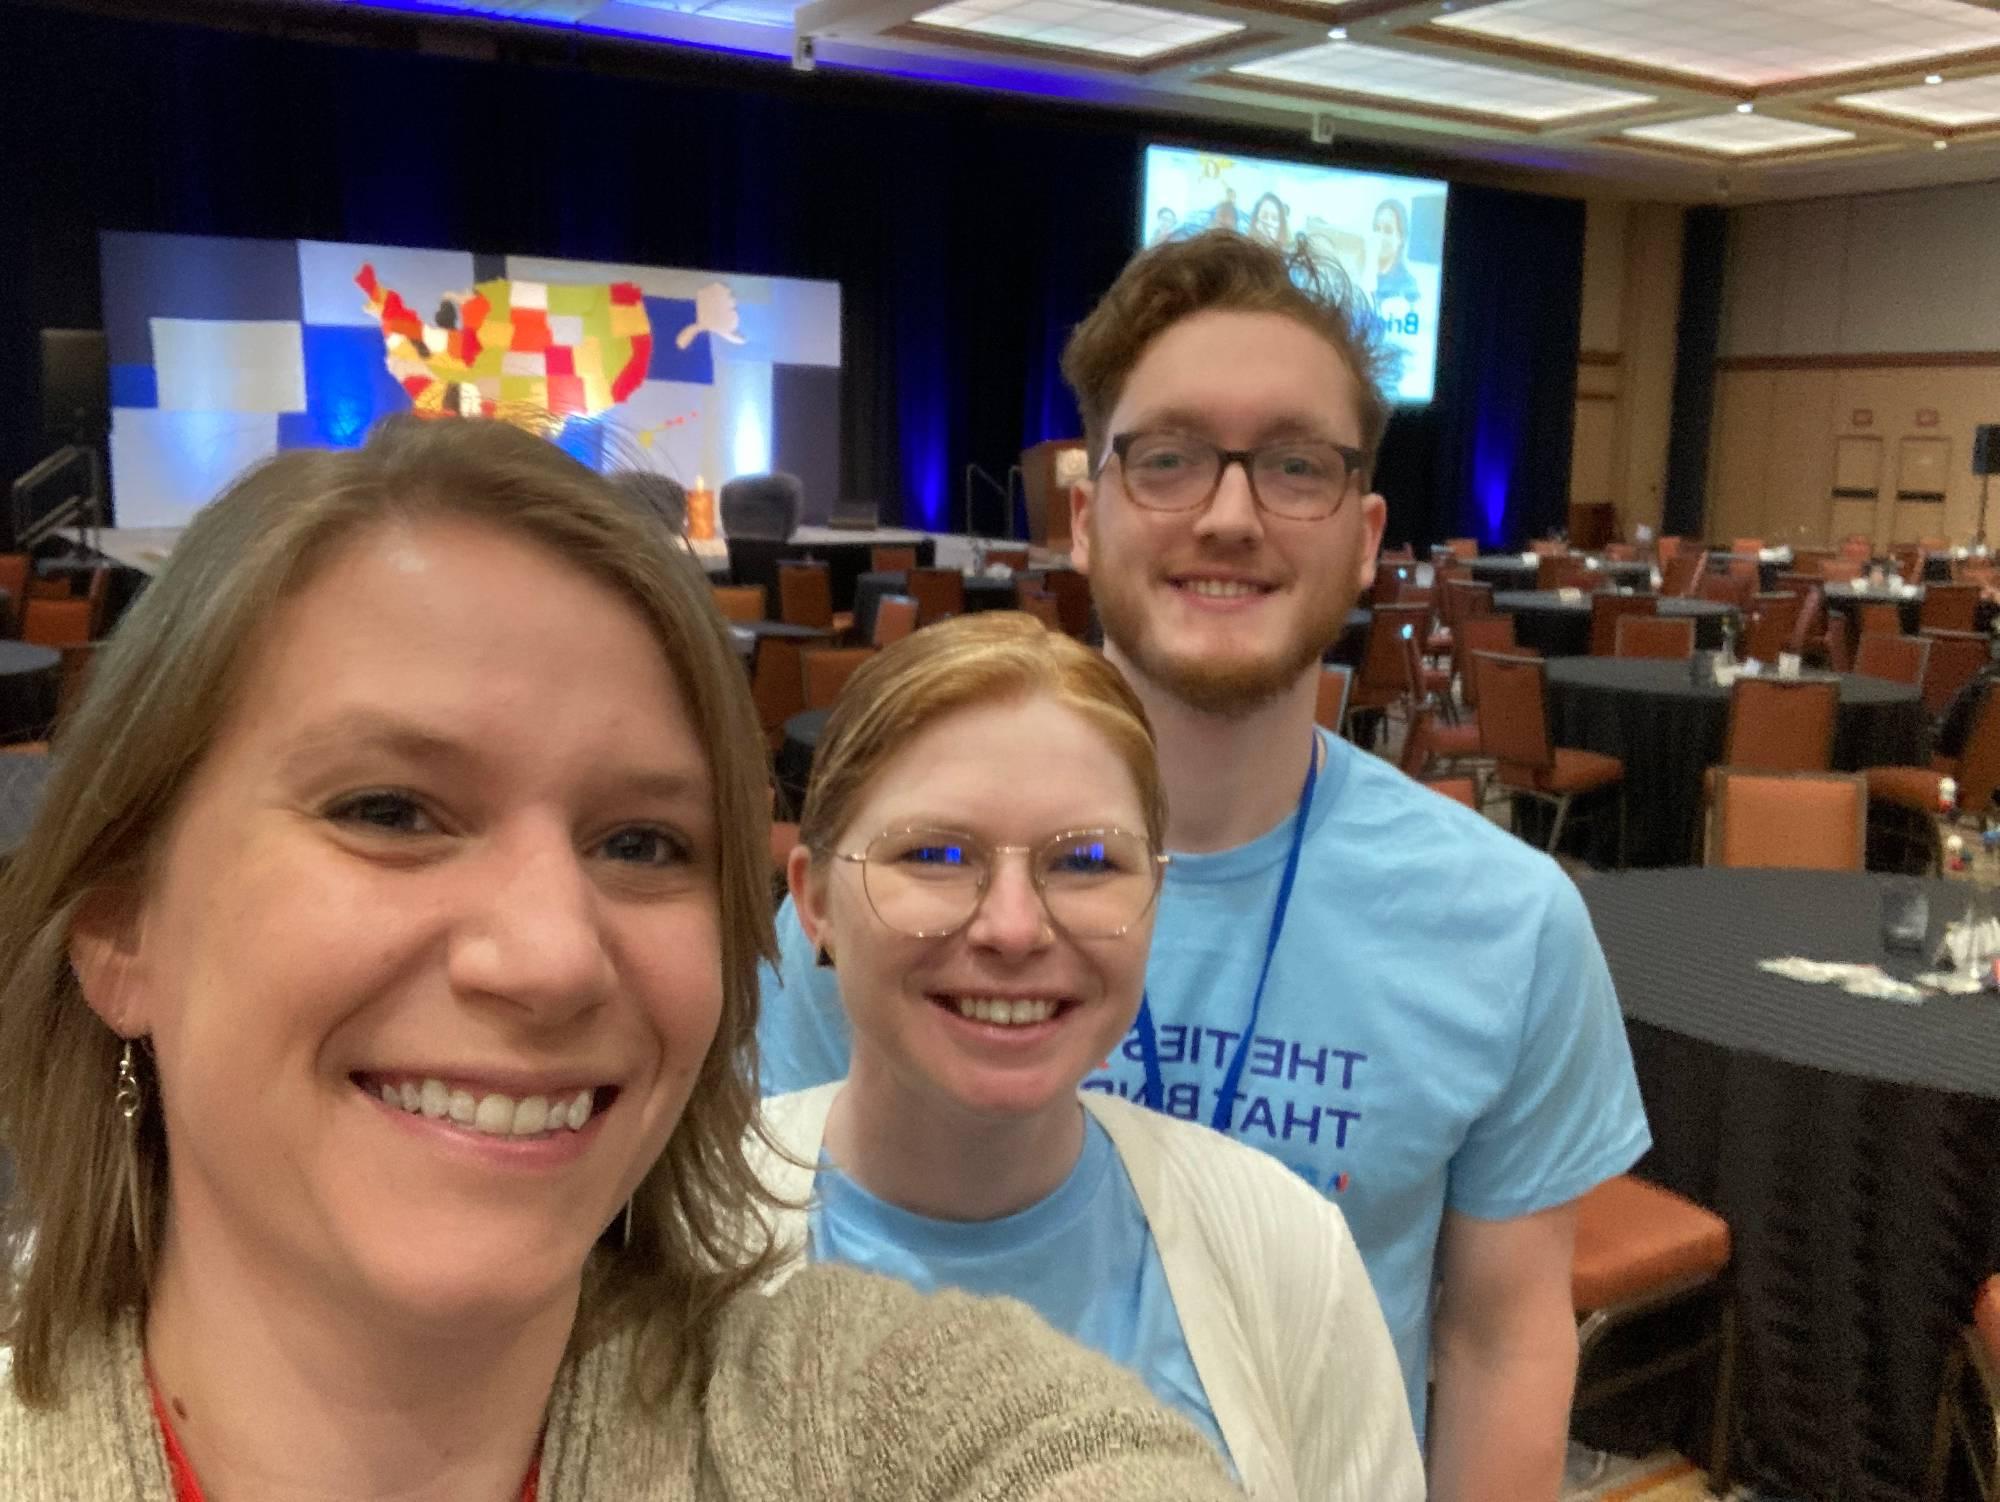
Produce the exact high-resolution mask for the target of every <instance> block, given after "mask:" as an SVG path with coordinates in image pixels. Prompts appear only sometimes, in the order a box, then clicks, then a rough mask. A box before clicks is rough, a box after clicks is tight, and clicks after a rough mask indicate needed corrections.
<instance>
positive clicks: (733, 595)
mask: <svg viewBox="0 0 2000 1502" xmlns="http://www.w3.org/2000/svg"><path fill="white" fill-rule="evenodd" d="M709 589H710V592H711V593H713V594H714V596H715V608H716V609H717V610H720V611H721V612H722V618H723V619H724V620H726V621H741V622H743V623H744V624H745V625H748V624H750V623H751V622H752V621H761V620H763V619H764V586H763V585H761V584H713V585H710V586H709Z"/></svg>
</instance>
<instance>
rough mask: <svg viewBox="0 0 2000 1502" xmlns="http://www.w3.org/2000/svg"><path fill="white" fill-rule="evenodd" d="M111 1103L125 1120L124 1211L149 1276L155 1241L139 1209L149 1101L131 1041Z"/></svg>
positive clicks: (127, 1044) (119, 1062) (124, 1054)
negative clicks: (142, 1134)
mask: <svg viewBox="0 0 2000 1502" xmlns="http://www.w3.org/2000/svg"><path fill="white" fill-rule="evenodd" d="M111 1103H112V1104H113V1105H114V1106H115V1107H117V1109H118V1114H119V1115H120V1116H122V1117H124V1118H125V1209H126V1212H127V1213H128V1214H129V1216H130V1217H131V1221H132V1245H133V1248H134V1249H135V1250H136V1251H137V1252H138V1254H139V1266H140V1267H141V1269H143V1270H144V1271H145V1273H146V1274H147V1275H148V1276H150V1275H151V1271H152V1266H153V1248H152V1238H151V1237H149V1236H148V1235H147V1234H146V1217H145V1214H144V1213H143V1211H142V1210H141V1209H140V1206H139V1194H140V1184H139V1113H140V1111H142V1110H143V1109H145V1104H146V1098H145V1096H144V1094H143V1093H141V1091H140V1089H139V1072H138V1070H137V1069H136V1068H134V1067H133V1063H132V1044H131V1041H130V1040H129V1039H128V1040H127V1041H126V1043H125V1050H124V1052H123V1053H121V1054H120V1055H119V1057H118V1086H117V1089H116V1090H114V1091H113V1092H112V1096H111Z"/></svg>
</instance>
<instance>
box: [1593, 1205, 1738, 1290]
mask: <svg viewBox="0 0 2000 1502" xmlns="http://www.w3.org/2000/svg"><path fill="white" fill-rule="evenodd" d="M1728 1265H1729V1225H1728V1223H1727V1222H1726V1221H1724V1220H1723V1219H1722V1218H1721V1217H1720V1216H1717V1215H1711V1214H1710V1213H1709V1212H1708V1211H1706V1210H1704V1209H1702V1208H1701V1206H1699V1205H1697V1204H1695V1203H1693V1202H1692V1201H1690V1200H1685V1199H1682V1198H1681V1197H1680V1196H1679V1195H1678V1194H1675V1193H1673V1192H1672V1191H1671V1190H1667V1189H1662V1188H1660V1187H1659V1186H1657V1185H1655V1184H1649V1183H1647V1182H1646V1181H1645V1180H1644V1179H1637V1178H1633V1177H1632V1176H1631V1175H1630V1174H1621V1175H1620V1176H1619V1177H1617V1178H1615V1179H1607V1180H1606V1181H1605V1182H1604V1183H1602V1184H1599V1185H1598V1186H1597V1187H1596V1188H1595V1189H1593V1190H1591V1191H1590V1192H1589V1193H1588V1194H1586V1195H1584V1196H1583V1198H1582V1199H1581V1200H1580V1201H1579V1202H1578V1204H1577V1217H1576V1255H1575V1258H1574V1260H1573V1261H1572V1262H1571V1264H1570V1298H1571V1300H1572V1301H1573V1303H1574V1304H1575V1307H1576V1312H1577V1313H1578V1314H1586V1313H1588V1312H1589V1311H1591V1310H1593V1309H1602V1308H1604V1307H1605V1306H1606V1305H1609V1304H1618V1303H1622V1302H1624V1301H1625V1300H1626V1299H1630V1298H1634V1297H1636V1296H1638V1295H1639V1294H1643V1293H1645V1292H1646V1291H1647V1290H1648V1289H1653V1288H1658V1287H1660V1286H1661V1285H1662V1284H1666V1283H1672V1282H1679V1281H1681V1280H1683V1279H1689V1278H1697V1277H1713V1276H1715V1275H1716V1274H1717V1273H1720V1272H1721V1271H1722V1270H1723V1269H1724V1268H1725V1267H1727V1266H1728Z"/></svg>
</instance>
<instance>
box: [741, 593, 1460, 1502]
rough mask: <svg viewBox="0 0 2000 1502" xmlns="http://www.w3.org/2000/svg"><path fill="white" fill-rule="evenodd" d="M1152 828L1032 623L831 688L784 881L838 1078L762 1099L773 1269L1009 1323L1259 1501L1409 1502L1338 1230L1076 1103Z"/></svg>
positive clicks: (1155, 1123) (1142, 768) (1398, 1438)
mask: <svg viewBox="0 0 2000 1502" xmlns="http://www.w3.org/2000/svg"><path fill="white" fill-rule="evenodd" d="M1164 823H1165V808H1164V801H1163V799H1162V796H1161V791H1160V782H1159V774H1158V769H1157V767H1156V765H1155V761H1154V750H1153V740H1152V732H1151V729H1150V727H1149V726H1148V725H1147V722H1146V718H1145V714H1144V712H1143V711H1142V710H1141V709H1140V707H1139V704H1138V701H1137V700H1136V699H1135V698H1134V697H1133V695H1132V693H1131V691H1130V689H1129V688H1127V687H1126V685H1125V683H1124V680H1123V679H1122V678H1120V677H1119V675H1118V673H1117V672H1116V670H1115V669H1113V668H1112V667H1111V666H1110V665H1109V664H1108V663H1106V662H1105V661H1104V659H1103V658H1102V657H1100V656H1098V655H1097V654H1096V653H1094V652H1091V651H1090V650H1089V649H1087V648H1085V647H1083V646H1081V645H1079V644H1078V643H1076V642H1074V641H1071V640H1070V639H1069V638H1067V637H1064V636H1061V635H1058V634H1056V633H1053V632H1049V631H1047V630H1045V629H1044V628H1043V627H1042V626H1041V625H1040V624H1039V623H1037V622H1036V621H1034V620H1032V619H1030V618H1028V617H1026V616H1021V615H1014V614H1008V613H988V614H982V615H974V616H967V617H962V618H960V619H956V620H951V621H946V622H943V623H941V624H939V625H937V626H934V627H931V628H929V629H927V630H924V631H919V632H917V633H916V634H915V635H913V636H911V637H909V638H907V639H905V640H904V641H902V642H900V643H898V644H897V645H896V646H894V647H891V648H889V649H888V650H887V651H885V652H883V653H882V654H881V655H880V656H878V657H876V658H874V659H872V660H871V661H870V662H869V663H867V664H866V665H865V666H864V667H863V668H862V669H861V671H860V672H858V673H857V674H856V675H855V676H854V678H853V679H852V680H850V682H849V684H848V686H847V688H846V690H845V692H844V693H843V694H842V696H841V699H840V702H839V704H838V706H837V707H836V708H835V710H834V713H833V716H832V719H831V721H830V722H829V724H828V726H827V731H826V734H825V736H824V737H823V739H822V741H821V745H820V748H819V753H818V757H817V760H816V764H815V767H814V771H813V778H812V782H811V785H810V787H809V789H808V792H807V796H806V805H805V810H804V817H803V820H802V822H801V825H800V840H801V844H800V846H799V848H798V849H797V850H796V851H795V852H794V854H793V856H792V859H791V864H790V867H789V871H788V873H787V874H788V877H789V881H790V886H791V891H792V896H793V900H794V903H795V905H796V907H797V911H798V915H799V918H800V921H801V923H802V924H803V925H804V928H805V932H806V934H807V936H808V938H809V939H810V940H811V941H812V942H813V943H814V944H815V945H816V946H817V950H818V955H819V961H820V963H821V964H825V965H831V966H832V967H833V968H834V969H835V970H836V971H837V972H838V976H839V981H840V990H841V996H842V1000H843V1003H844V1005H845V1007H846V1010H847V1014H848V1021H849V1023H850V1026H851V1030H852V1033H853V1062H852V1066H851V1070H850V1072H849V1074H848V1076H847V1078H846V1079H844V1080H841V1081H837V1082H835V1083H833V1084H830V1085H826V1086H823V1087H821V1088H819V1089H816V1090H807V1091H800V1092H798V1093H796V1094H792V1095H786V1096H779V1097H776V1098H774V1099H771V1100H768V1101H766V1102H765V1106H764V1110H765V1122H766V1126H767V1128H768V1130H769V1131H770V1133H771V1135H772V1137H773V1138H774V1140H775V1141H776V1142H777V1143H778V1144H779V1145H780V1146H781V1147H782V1148H783V1149H784V1156H780V1157H767V1158H764V1159H763V1160H762V1172H763V1173H764V1176H765V1182H766V1185H767V1187H769V1188H771V1189H772V1190H774V1191H775V1192H776V1195H777V1197H778V1198H780V1199H781V1200H785V1201H789V1202H790V1203H792V1204H794V1205H797V1206H801V1207H803V1208H800V1209H798V1210H796V1211H794V1212H790V1213H788V1214H786V1215H784V1216H782V1217H781V1222H780V1225H779V1232H780V1236H779V1241H780V1243H781V1247H782V1249H783V1250H784V1251H785V1252H786V1253H787V1254H788V1255H789V1259H790V1260H789V1264H788V1265H789V1266H792V1267H796V1266H797V1264H798V1262H799V1261H800V1260H811V1261H818V1262H847V1263H854V1264H858V1265H861V1266H865V1267H868V1268H872V1269H874V1270H876V1271H878V1272H884V1273H889V1274H891V1275H894V1276H896V1277H899V1278H903V1279H905V1280H907V1281H909V1282H912V1283H915V1284H917V1285H919V1286H921V1287H925V1288H937V1287H946V1286H950V1287H957V1288H962V1289H966V1290H970V1291H973V1292H978V1293H987V1294H1006V1295H1011V1296H1013V1297H1015V1298H1018V1299H1021V1300H1023V1301H1024V1302H1026V1303H1028V1304H1030V1305H1032V1306H1033V1307H1034V1308H1035V1309H1037V1310H1038V1311H1040V1312H1041V1314H1042V1315H1043V1316H1044V1317H1046V1318H1047V1319H1048V1320H1049V1321H1050V1323H1052V1324H1054V1325H1055V1326H1056V1327H1057V1328H1058V1329H1060V1330H1064V1331H1066V1332H1068V1333H1069V1334H1071V1335H1073V1336H1075V1337H1076V1338H1077V1339H1078V1340H1080V1341H1082V1342H1084V1343H1085V1344H1086V1345H1090V1346H1093V1347H1095V1348H1096V1349H1098V1350H1099V1351H1102V1352H1104V1353H1105V1354H1107V1355H1109V1356H1111V1357H1112V1358H1113V1359H1114V1360H1117V1361H1119V1362H1121V1363H1123V1364H1125V1365H1126V1366H1128V1367H1131V1368H1132V1369H1133V1370H1135V1371H1136V1372H1137V1373H1138V1374H1139V1375H1140V1376H1141V1377H1142V1378H1143V1379H1144V1380H1145V1381H1146V1383H1147V1384H1148V1385H1149V1386H1150V1387H1151V1388H1152V1389H1153V1391H1154V1393H1155V1394H1157V1395H1158V1396H1159V1397H1160V1398H1161V1399H1163V1400H1164V1401H1166V1402H1167V1403H1169V1404H1171V1405H1172V1406H1174V1407H1176V1408H1178V1409H1179V1410H1181V1412H1183V1413H1184V1414H1186V1415H1187V1416H1188V1417H1189V1418H1190V1419H1192V1420H1193V1421H1194V1423H1195V1424H1196V1426H1197V1427H1198V1428H1200V1429H1202V1430H1203V1431H1204V1432H1205V1433H1206V1434H1207V1435H1208V1437H1209V1439H1210V1441H1211V1443H1213V1444H1214V1445H1215V1447H1216V1448H1217V1450H1218V1451H1219V1452H1220V1453H1221V1454H1222V1455H1223V1456H1224V1457H1225V1458H1226V1459H1227V1460H1228V1461H1229V1463H1230V1464H1231V1465H1232V1466H1233V1467H1234V1469H1235V1471H1236V1473H1237V1475H1238V1477H1239V1478H1240V1479H1241V1480H1242V1482H1243V1483H1244V1485H1245V1487H1246V1489H1247V1490H1248V1492H1249V1494H1250V1495H1251V1496H1253V1497H1259V1498H1299V1499H1313V1502H1324V1499H1336V1498H1354V1499H1357V1502H1359V1499H1364V1498H1365V1499H1369V1502H1396V1499H1402V1498H1409V1499H1416V1498H1420V1497H1421V1496H1422V1495H1423V1475H1422V1469H1421V1465H1420V1462H1419V1460H1418V1457H1417V1450H1416V1444H1415V1440H1414V1437H1413V1435H1412V1431H1411V1425H1410V1418H1409V1411H1408V1406H1407V1404H1406V1402H1405V1399H1404V1396H1403V1387H1402V1382H1401V1378H1400V1376H1399V1375H1398V1368H1397V1365H1396V1358H1395V1353H1394V1351H1393V1349H1392V1347H1391V1345H1390V1340H1389V1334H1388V1329H1387V1327H1386V1325H1385V1324H1384V1321H1383V1318H1382V1314H1381V1311H1380V1309H1379V1308H1378V1306H1377V1304H1376V1302H1375V1297H1374V1294H1373V1292H1372V1291H1371V1289H1370V1287H1369V1283H1368V1278H1367V1275H1366V1273H1365V1272H1364V1271H1363V1269H1362V1265H1361V1260H1360V1257H1359V1255H1358V1254H1357V1253H1356V1251H1355V1247H1354V1243H1353V1240H1352V1239H1351V1237H1350V1236H1349V1234H1348V1231H1347V1227H1346V1224H1345V1222H1344V1221H1343V1220H1342V1218H1341V1215H1340V1212H1339V1211H1338V1210H1337V1209H1336V1208H1334V1207H1333V1206H1332V1205H1331V1204H1329V1203H1328V1202H1327V1201H1326V1200H1325V1199H1323V1198H1322V1197H1321V1196H1320V1195H1318V1194H1317V1193H1315V1192H1314V1191H1313V1190H1312V1189H1311V1188H1310V1187H1309V1186H1307V1185H1306V1184H1304V1183H1303V1182H1300V1181H1298V1180H1296V1179H1294V1178H1293V1176H1292V1175H1291V1174H1290V1173H1289V1172H1287V1171H1286V1170H1285V1169H1284V1168H1282V1167H1281V1166H1279V1165H1278V1164H1277V1163H1275V1162H1273V1161H1272V1160H1271V1159H1269V1158H1268V1157H1266V1156H1264V1155H1263V1154H1260V1153H1257V1152H1255V1151H1253V1150H1251V1149H1249V1148H1246V1147H1242V1146H1240V1145H1238V1144H1236V1143H1233V1142H1231V1141H1229V1140H1228V1139H1227V1138H1225V1137H1223V1136H1221V1135H1220V1134H1218V1133H1215V1132H1211V1131H1210V1130H1209V1129H1208V1128H1206V1127H1204V1126H1199V1125H1196V1124H1194V1123H1192V1122H1189V1121H1182V1120H1176V1119H1174V1118H1173V1117H1172V1116H1171V1115H1169V1114H1163V1113H1161V1112H1155V1111H1150V1110H1146V1109H1144V1108H1142V1107H1141V1106H1139V1105H1137V1104H1129V1103H1127V1102H1125V1101H1122V1100H1118V1099H1116V1098H1114V1097H1111V1096H1107V1095H1102V1094H1092V1093H1082V1092H1080V1091H1079V1086H1080V1085H1081V1083H1082V1082H1083V1080H1084V1079H1085V1078H1086V1077H1087V1076H1089V1075H1090V1074H1091V1073H1092V1072H1093V1071H1094V1070H1095V1069H1096V1068H1097V1066H1098V1065H1099V1064H1100V1062H1101V1061H1102V1060H1103V1059H1105V1058H1106V1057H1107V1056H1108V1055H1109V1054H1110V1053H1111V1052H1112V1051H1113V1050H1116V1049H1119V1048H1121V1047H1124V1046H1126V1044H1125V1037H1126V1033H1127V1030H1128V1029H1129V1028H1130V1027H1131V1025H1132V1021H1133V1017H1134V1015H1135V1014H1136V1012H1137V1010H1138V1007H1139V1003H1140V998H1141V993H1142V991H1143V988H1144V983H1145V967H1146V954H1147V949H1148V946H1149V944H1150V941H1151V937H1152V923H1153V908H1154V900H1155V898H1156V896H1157V895H1158V892H1159V887H1160V878H1161V872H1162V868H1163V867H1164V866H1165V864H1166V857H1165V856H1164V855H1163V854H1161V853H1160V845H1161V836H1162V830H1163V827H1164ZM1245 921H1246V923H1248V922H1249V921H1251V919H1250V915H1246V920H1245ZM1246 932H1247V929H1246ZM1162 1041H1163V1043H1164V1044H1165V1045H1166V1046H1168V1047H1171V1048H1177V1049H1189V1048H1202V1047H1209V1046H1212V1045H1211V1044H1210V1043H1209V1042H1208V1041H1206V1040H1202V1039H1191V1038H1185V1037H1183V1038H1176V1039H1165V1040H1162ZM1167 1104H1168V1107H1169V1110H1171V1104H1172V1103H1171V1102H1168V1103H1167ZM787 1158H789V1159H790V1160H794V1161H787Z"/></svg>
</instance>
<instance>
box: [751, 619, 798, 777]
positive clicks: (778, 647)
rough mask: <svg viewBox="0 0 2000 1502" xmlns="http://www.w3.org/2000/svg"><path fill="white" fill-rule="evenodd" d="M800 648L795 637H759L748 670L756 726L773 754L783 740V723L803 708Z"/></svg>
mask: <svg viewBox="0 0 2000 1502" xmlns="http://www.w3.org/2000/svg"><path fill="white" fill-rule="evenodd" d="M803 650H804V649H803V647H802V646H801V644H800V642H799V640H798V639H797V638H796V637H784V636H760V637H759V638H758V639H757V657H756V660H755V661H754V662H753V663H752V664H751V668H750V698H751V701H752V702H753V703H754V704H755V705H756V706H757V724H758V727H759V728H760V729H762V730H763V732H764V739H765V740H766V742H768V743H769V745H770V748H771V749H772V750H773V751H775V750H777V749H778V746H779V743H780V742H781V741H782V740H783V738H784V733H785V721H787V720H789V719H790V718H791V717H792V716H793V715H795V714H797V713H798V712H799V711H800V710H802V709H804V708H805V707H806V695H805V668H804V666H803V663H802V661H801V659H802V656H803Z"/></svg>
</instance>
